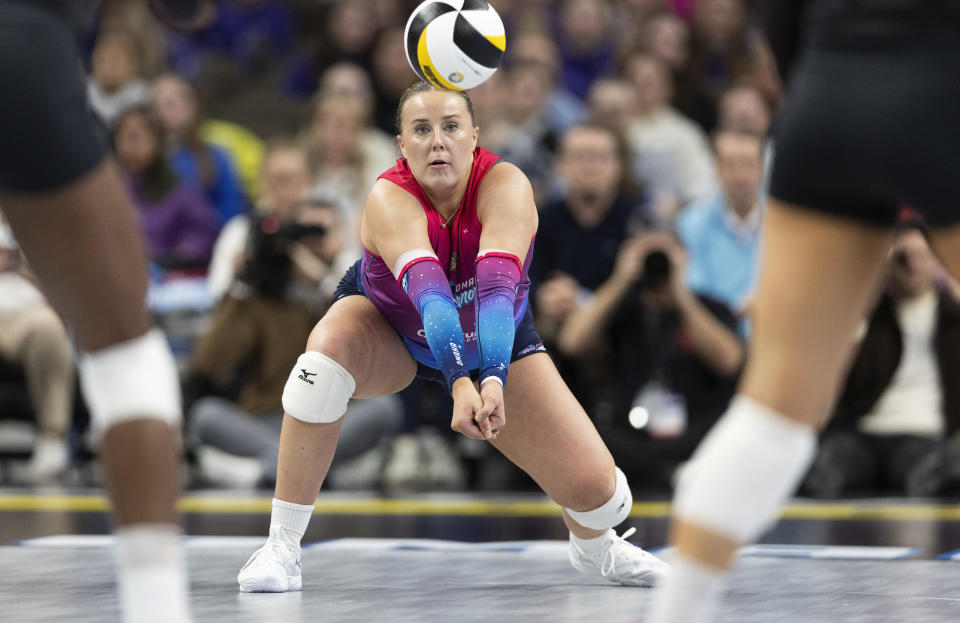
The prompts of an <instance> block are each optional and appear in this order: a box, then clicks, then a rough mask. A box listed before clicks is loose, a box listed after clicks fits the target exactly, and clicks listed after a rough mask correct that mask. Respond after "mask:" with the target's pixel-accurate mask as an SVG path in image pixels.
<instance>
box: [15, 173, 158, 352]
mask: <svg viewBox="0 0 960 623" xmlns="http://www.w3.org/2000/svg"><path fill="white" fill-rule="evenodd" d="M0 206H2V209H3V211H4V214H5V215H6V217H7V219H8V221H9V222H10V225H11V227H12V228H13V232H14V235H15V236H16V238H17V242H18V243H19V244H20V247H21V248H22V249H23V251H24V253H25V255H26V257H27V259H28V261H29V262H30V266H31V268H32V269H33V271H34V272H35V273H36V274H37V276H38V277H39V279H40V281H41V282H42V283H43V285H44V293H45V294H46V295H47V297H48V298H49V300H50V302H51V303H52V304H53V306H54V307H56V308H57V310H58V311H59V312H60V313H61V314H63V316H64V317H65V319H66V320H67V323H68V324H69V325H70V326H71V329H72V331H73V333H74V335H75V336H76V338H77V341H78V342H79V343H80V345H81V347H83V348H84V349H85V350H97V349H99V348H103V347H105V346H108V345H111V344H114V343H117V342H121V341H124V340H127V339H130V338H133V337H137V336H139V335H142V334H143V333H145V332H146V331H147V329H148V328H149V326H150V316H149V313H148V310H147V308H146V306H145V304H144V301H145V299H146V292H147V271H146V258H145V255H144V250H143V244H142V236H141V233H140V230H139V227H138V225H137V223H136V220H135V214H136V213H135V210H134V208H133V206H132V205H131V203H130V200H129V198H128V196H127V194H126V189H125V187H124V185H123V181H122V180H121V178H120V176H119V173H118V172H117V169H116V166H115V165H114V163H113V162H112V161H110V160H107V161H104V162H103V163H102V164H100V165H99V166H97V167H96V168H94V169H93V170H92V171H90V172H88V173H86V174H84V175H83V176H82V177H80V178H79V179H77V180H76V181H74V182H72V183H70V184H67V185H66V186H64V187H61V188H58V189H55V190H51V191H49V192H43V193H22V192H0Z"/></svg>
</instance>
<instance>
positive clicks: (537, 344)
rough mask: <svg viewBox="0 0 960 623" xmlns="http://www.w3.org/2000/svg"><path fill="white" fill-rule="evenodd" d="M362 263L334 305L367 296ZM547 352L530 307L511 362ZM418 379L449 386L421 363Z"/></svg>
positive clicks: (343, 282) (472, 373)
mask: <svg viewBox="0 0 960 623" xmlns="http://www.w3.org/2000/svg"><path fill="white" fill-rule="evenodd" d="M362 261H363V260H357V261H356V262H354V264H353V265H352V266H350V268H348V269H347V272H346V273H345V274H344V275H343V278H342V279H341V280H340V283H339V284H337V289H336V290H335V291H334V293H333V302H334V303H336V302H337V301H339V300H340V299H342V298H344V297H347V296H366V294H365V293H364V291H363V282H362V281H361V280H360V262H362ZM545 352H547V349H546V347H545V346H544V345H543V338H542V337H540V334H539V333H538V332H537V328H536V327H535V326H533V314H531V313H530V306H529V305H528V306H527V309H526V311H524V312H523V317H522V318H521V319H520V324H519V325H518V326H517V329H516V331H515V332H514V334H513V352H512V353H511V354H510V362H511V363H512V362H514V361H517V360H518V359H523V358H524V357H527V356H529V355H532V354H534V353H545ZM417 377H418V378H421V379H426V380H428V381H434V382H436V383H439V384H440V385H443V386H444V387H446V386H447V381H446V380H445V379H444V378H443V373H442V372H440V370H438V369H437V368H431V367H430V366H425V365H423V364H422V363H420V362H417ZM470 378H471V379H473V380H474V381H476V380H478V379H479V378H480V371H479V370H471V371H470Z"/></svg>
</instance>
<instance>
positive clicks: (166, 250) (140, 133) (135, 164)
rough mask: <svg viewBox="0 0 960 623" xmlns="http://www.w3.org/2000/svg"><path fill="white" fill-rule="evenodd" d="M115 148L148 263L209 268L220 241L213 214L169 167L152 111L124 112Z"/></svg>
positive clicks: (140, 109)
mask: <svg viewBox="0 0 960 623" xmlns="http://www.w3.org/2000/svg"><path fill="white" fill-rule="evenodd" d="M113 145H114V149H115V150H116V153H117V160H118V161H119V163H120V167H121V170H122V171H123V173H124V176H125V178H126V182H127V185H128V187H129V189H130V194H131V196H132V197H133V200H134V203H135V204H136V206H137V213H138V215H139V218H140V228H141V231H142V232H143V235H144V238H145V239H146V242H147V247H148V254H149V257H150V260H151V261H152V262H154V263H155V264H157V265H159V266H160V267H161V268H167V269H170V268H190V267H198V266H206V265H207V264H208V263H209V261H210V254H211V252H212V251H213V243H214V241H215V240H216V236H217V222H216V216H215V212H214V211H213V209H212V208H211V207H210V204H209V203H208V202H207V200H206V198H205V197H204V196H203V195H202V194H201V193H200V192H199V191H198V190H196V189H194V188H193V187H191V186H188V185H187V184H184V183H183V182H181V181H180V179H179V178H178V177H177V174H176V173H175V172H174V171H173V169H172V168H171V166H170V163H169V162H168V161H167V158H166V156H165V155H164V152H163V131H162V129H161V128H160V126H159V124H158V123H157V122H156V120H155V119H154V118H153V116H152V115H151V114H150V112H149V110H148V109H146V108H144V107H135V108H130V109H128V110H126V111H124V112H123V113H121V115H120V116H119V117H118V118H117V122H116V124H115V125H114V129H113Z"/></svg>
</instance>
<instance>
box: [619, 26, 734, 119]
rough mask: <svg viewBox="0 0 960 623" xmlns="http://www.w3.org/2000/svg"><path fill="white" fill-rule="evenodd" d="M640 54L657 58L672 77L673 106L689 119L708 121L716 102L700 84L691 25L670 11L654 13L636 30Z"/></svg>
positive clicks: (713, 111) (713, 112)
mask: <svg viewBox="0 0 960 623" xmlns="http://www.w3.org/2000/svg"><path fill="white" fill-rule="evenodd" d="M637 32H638V33H639V43H640V45H639V51H641V52H646V53H647V54H649V55H651V56H653V57H655V58H657V59H658V60H659V61H660V62H661V63H663V64H664V66H665V67H667V68H669V70H670V75H671V77H672V78H673V86H674V89H673V95H672V96H671V103H672V104H673V106H674V107H675V108H676V109H677V110H678V111H680V112H681V113H683V115H684V116H686V117H688V118H690V119H697V120H699V119H709V118H712V117H713V115H714V114H715V107H716V103H715V101H714V100H713V98H712V97H711V96H710V95H708V94H707V93H706V92H705V91H704V89H703V88H702V84H701V77H700V75H699V73H698V72H697V71H696V68H695V67H694V66H693V60H692V54H693V52H692V43H691V40H692V34H691V29H690V24H689V22H687V21H685V20H684V19H682V18H681V17H680V16H679V15H677V13H675V12H674V11H671V10H661V11H655V12H653V13H651V14H650V15H649V16H648V17H647V19H646V20H645V21H644V22H643V24H642V26H641V27H640V28H639V29H638V30H637Z"/></svg>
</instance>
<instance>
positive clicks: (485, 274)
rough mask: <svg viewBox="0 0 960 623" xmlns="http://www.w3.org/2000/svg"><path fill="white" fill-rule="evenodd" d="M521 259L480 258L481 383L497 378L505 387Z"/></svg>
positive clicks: (493, 255)
mask: <svg viewBox="0 0 960 623" xmlns="http://www.w3.org/2000/svg"><path fill="white" fill-rule="evenodd" d="M520 275H521V266H520V260H519V258H517V256H515V255H513V254H510V253H505V252H488V253H483V252H481V255H480V256H479V257H477V345H478V347H479V349H480V383H481V384H482V383H483V382H484V381H485V380H486V379H488V378H490V377H494V378H496V379H498V380H499V381H500V385H501V386H504V385H506V382H507V370H508V368H509V367H510V355H511V354H512V353H513V337H514V334H515V332H516V327H515V325H514V320H513V306H514V301H515V300H516V295H517V282H518V281H519V280H520Z"/></svg>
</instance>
